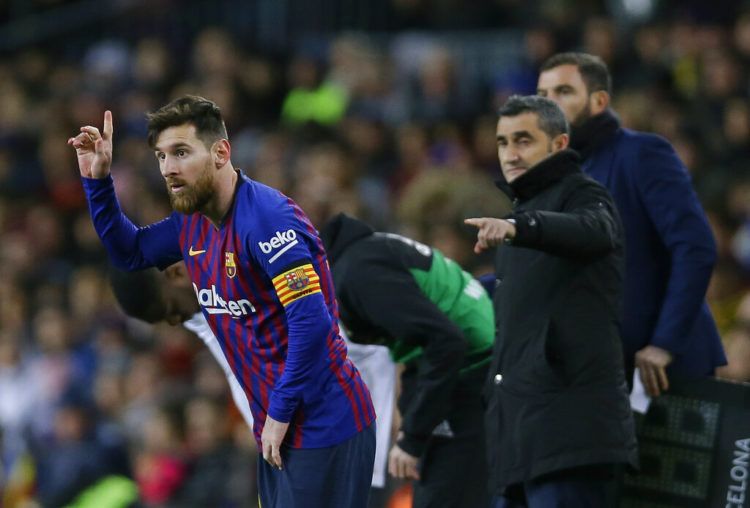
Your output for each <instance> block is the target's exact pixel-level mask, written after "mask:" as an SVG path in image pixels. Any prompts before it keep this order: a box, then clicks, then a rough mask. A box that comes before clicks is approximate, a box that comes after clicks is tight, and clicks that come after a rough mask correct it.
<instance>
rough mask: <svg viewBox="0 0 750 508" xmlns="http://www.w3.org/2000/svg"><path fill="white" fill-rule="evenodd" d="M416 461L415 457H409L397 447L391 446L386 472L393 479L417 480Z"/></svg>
mask: <svg viewBox="0 0 750 508" xmlns="http://www.w3.org/2000/svg"><path fill="white" fill-rule="evenodd" d="M418 460H419V459H418V458H417V457H415V456H413V455H409V454H408V453H406V452H405V451H404V450H402V449H401V448H399V447H398V445H393V448H391V452H390V453H389V454H388V472H389V473H390V474H391V476H393V477H394V478H401V479H412V480H419V470H418V469H417V461H418Z"/></svg>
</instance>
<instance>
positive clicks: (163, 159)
mask: <svg viewBox="0 0 750 508" xmlns="http://www.w3.org/2000/svg"><path fill="white" fill-rule="evenodd" d="M220 142H221V141H217V142H216V143H214V144H213V145H211V146H210V147H207V146H206V145H205V144H204V142H203V141H202V140H201V139H200V138H198V136H197V134H196V129H195V126H194V125H192V124H182V125H178V126H176V127H169V128H167V129H164V130H163V131H162V132H161V134H159V137H158V138H157V139H156V143H155V148H154V151H155V152H156V158H157V159H158V160H159V170H160V171H161V174H162V176H163V177H164V180H165V181H166V184H167V192H168V194H169V201H170V203H171V204H172V208H173V209H174V210H175V211H178V212H181V213H184V214H191V213H195V212H198V211H201V210H202V209H203V208H204V207H205V206H206V205H207V204H208V203H209V202H210V201H211V199H212V198H213V197H214V192H215V191H214V173H215V169H216V167H215V165H214V154H213V152H214V151H215V150H216V146H217V144H218V143H220Z"/></svg>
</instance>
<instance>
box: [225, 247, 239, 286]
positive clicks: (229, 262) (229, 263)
mask: <svg viewBox="0 0 750 508" xmlns="http://www.w3.org/2000/svg"><path fill="white" fill-rule="evenodd" d="M224 266H225V267H226V269H227V277H229V278H230V279H231V278H233V277H234V276H235V275H237V263H235V262H234V252H225V253H224Z"/></svg>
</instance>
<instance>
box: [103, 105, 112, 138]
mask: <svg viewBox="0 0 750 508" xmlns="http://www.w3.org/2000/svg"><path fill="white" fill-rule="evenodd" d="M102 137H103V138H104V139H107V140H110V139H112V112H111V111H110V110H107V111H105V112H104V132H103V134H102Z"/></svg>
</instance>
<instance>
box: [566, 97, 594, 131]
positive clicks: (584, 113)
mask: <svg viewBox="0 0 750 508" xmlns="http://www.w3.org/2000/svg"><path fill="white" fill-rule="evenodd" d="M589 118H591V99H589V100H587V101H586V106H584V108H583V109H582V110H581V111H579V112H578V114H577V115H576V117H575V118H574V119H573V120H571V122H570V126H571V127H580V126H581V125H583V124H585V123H586V122H587V121H588V120H589Z"/></svg>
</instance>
